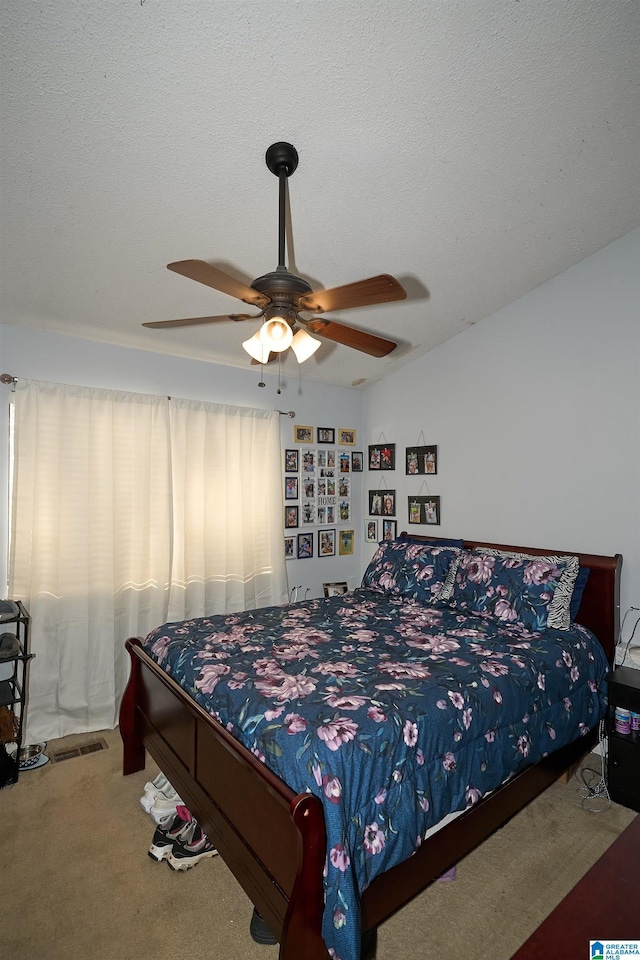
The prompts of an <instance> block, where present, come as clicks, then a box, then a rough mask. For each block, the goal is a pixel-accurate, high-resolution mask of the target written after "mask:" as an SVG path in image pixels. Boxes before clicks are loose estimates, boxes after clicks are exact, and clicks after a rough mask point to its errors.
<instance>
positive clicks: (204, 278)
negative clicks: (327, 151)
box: [142, 143, 407, 363]
mask: <svg viewBox="0 0 640 960" xmlns="http://www.w3.org/2000/svg"><path fill="white" fill-rule="evenodd" d="M265 160H266V164H267V167H268V168H269V170H270V171H271V173H273V174H274V175H275V176H277V177H278V181H279V224H278V266H277V267H276V269H275V270H274V271H273V272H271V273H266V274H265V275H264V276H262V277H258V278H257V279H256V280H254V281H253V283H252V284H251V285H250V286H247V285H246V284H245V283H242V282H241V281H239V280H236V279H235V277H232V276H230V275H229V274H227V273H224V272H223V271H222V270H219V269H218V268H217V267H214V266H212V265H211V264H209V263H207V262H206V261H204V260H179V261H177V262H176V263H169V264H167V268H168V269H169V270H173V271H174V272H175V273H180V274H182V276H183V277H188V278H189V279H190V280H197V281H198V282H199V283H204V284H206V285H207V286H209V287H213V289H214V290H219V291H220V292H221V293H226V294H228V295H229V296H231V297H236V298H237V299H238V300H242V301H243V302H244V303H248V304H250V305H251V306H253V307H257V308H258V309H259V310H260V312H259V313H256V314H253V315H251V314H246V313H230V314H227V315H225V316H220V317H190V318H187V319H185V320H159V321H156V322H154V323H143V324H142V326H143V327H154V328H159V327H182V326H195V325H198V324H207V323H220V322H224V321H227V320H234V321H236V322H237V321H240V320H257V319H260V318H262V324H261V327H260V329H259V330H258V332H257V333H255V334H254V335H253V336H252V337H251V338H250V339H249V340H246V341H245V342H244V343H243V344H242V346H243V347H244V349H245V350H246V351H247V353H248V354H249V356H251V358H252V361H253V362H256V363H268V362H269V361H270V360H274V359H276V357H277V356H278V355H279V354H280V353H282V351H284V350H286V349H288V347H291V349H292V350H293V352H294V353H295V355H296V358H297V360H298V363H303V362H304V361H305V360H307V359H308V358H309V357H310V356H312V355H313V354H314V353H315V351H316V350H317V349H318V347H319V346H320V343H321V341H319V340H316V339H315V338H314V337H311V336H310V335H309V333H308V332H307V331H310V332H311V333H315V334H317V335H318V336H320V337H323V338H324V339H326V340H333V341H334V342H335V343H340V344H343V345H344V346H347V347H353V348H354V349H355V350H360V351H361V352H362V353H367V354H369V355H370V356H372V357H385V356H386V355H387V354H389V353H391V351H392V350H395V348H396V346H397V344H396V343H394V342H393V341H392V340H385V339H384V338H383V337H377V336H375V335H374V334H371V333H366V332H365V331H362V330H356V329H355V328H353V327H349V326H347V325H346V324H344V323H337V322H336V321H335V320H330V319H327V318H325V317H311V318H309V319H305V318H304V317H302V316H301V315H300V314H301V313H305V312H307V313H309V312H310V313H326V312H331V311H334V310H348V309H351V308H353V307H364V306H370V305H372V304H376V303H388V302H390V301H392V300H404V299H405V297H406V295H407V294H406V292H405V290H404V288H403V287H402V285H401V284H400V283H399V282H398V281H397V280H396V279H395V278H394V277H392V276H390V275H389V274H386V273H385V274H380V275H379V276H376V277H370V278H369V279H368V280H359V281H357V282H356V283H349V284H346V285H345V286H342V287H333V288H332V289H330V290H316V291H314V290H312V288H311V286H310V284H308V283H307V281H306V280H304V279H303V278H302V277H298V276H296V274H294V273H290V272H289V271H288V270H287V268H286V267H285V264H284V259H285V215H286V203H287V190H286V182H287V177H290V176H291V174H292V173H294V172H295V170H296V168H297V166H298V153H297V151H296V149H295V147H293V146H292V145H291V144H290V143H274V144H272V145H271V146H270V147H269V149H268V150H267V152H266V156H265Z"/></svg>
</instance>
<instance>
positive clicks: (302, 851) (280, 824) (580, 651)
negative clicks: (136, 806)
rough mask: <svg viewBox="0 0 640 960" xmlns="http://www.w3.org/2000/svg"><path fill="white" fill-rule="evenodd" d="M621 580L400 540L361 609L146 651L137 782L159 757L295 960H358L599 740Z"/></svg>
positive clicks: (211, 633) (255, 623) (369, 583)
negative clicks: (380, 931)
mask: <svg viewBox="0 0 640 960" xmlns="http://www.w3.org/2000/svg"><path fill="white" fill-rule="evenodd" d="M522 555H524V556H522ZM621 565H622V558H621V557H620V556H619V555H615V556H598V555H592V554H579V553H572V554H569V553H567V552H563V553H558V552H550V551H547V550H543V549H540V548H523V547H513V546H507V545H501V544H489V543H481V542H478V541H456V542H453V541H449V542H447V543H444V542H442V541H438V540H436V539H433V538H429V537H409V536H407V535H402V536H401V537H400V538H399V539H398V540H397V541H394V542H393V543H392V544H390V543H383V544H381V546H380V548H379V550H378V553H377V554H376V556H375V557H374V559H373V560H372V562H371V564H370V565H369V567H368V569H367V572H366V573H365V577H364V578H363V582H362V587H361V588H360V589H358V590H356V591H352V594H351V595H349V596H348V597H345V596H341V597H332V598H326V599H324V600H314V601H310V602H305V603H303V604H291V605H287V606H286V607H277V608H266V609H265V610H262V611H249V612H247V613H246V614H233V615H229V616H223V617H218V618H201V619H200V620H197V621H186V622H185V623H182V624H168V625H167V624H165V625H163V626H162V627H159V628H158V629H157V630H155V631H153V632H152V634H150V635H149V637H148V638H145V640H142V639H139V638H131V639H129V640H127V649H128V650H129V653H130V656H131V675H130V679H129V683H128V685H127V689H126V691H125V695H124V697H123V701H122V704H121V709H120V732H121V736H122V739H123V746H124V756H123V772H124V773H125V774H130V773H134V772H136V771H139V770H141V769H143V767H144V763H145V752H146V751H148V752H149V753H150V754H151V756H152V757H153V758H154V760H155V761H156V763H157V764H158V766H159V767H160V768H161V769H162V770H163V772H164V773H165V775H166V776H167V777H168V778H169V780H170V781H171V783H172V784H173V785H174V787H175V788H176V790H177V791H178V793H179V794H180V796H181V797H182V798H183V800H184V801H185V803H186V804H187V806H188V807H189V809H190V810H191V811H192V813H193V815H194V816H195V817H196V818H197V820H198V821H199V822H200V823H201V825H202V826H203V829H204V830H205V832H206V833H207V834H208V835H209V836H210V837H211V838H212V839H213V840H214V842H215V844H216V846H217V847H218V850H219V852H220V854H221V856H222V857H223V858H224V859H225V861H226V863H227V864H228V866H229V867H230V869H231V871H232V872H233V873H234V875H235V877H236V878H237V880H238V881H239V883H240V884H241V885H242V887H243V888H244V890H245V892H246V893H247V895H248V896H249V898H250V899H251V901H252V902H253V903H254V904H255V906H256V908H257V910H258V911H259V913H260V915H261V916H262V917H263V918H264V920H265V922H266V924H267V925H268V927H269V928H270V929H271V930H272V931H273V933H274V935H275V937H276V938H277V940H278V941H279V943H280V952H279V956H280V960H301V958H305V960H326V958H327V957H333V958H339V960H358V957H359V954H360V942H361V941H360V936H361V934H364V933H365V932H367V931H372V930H374V929H375V928H376V927H377V925H378V924H380V923H381V922H382V921H383V920H385V919H386V918H387V917H389V916H390V915H391V914H392V913H394V912H395V911H396V910H398V909H399V908H401V907H402V906H403V904H405V903H407V902H408V901H409V900H410V899H411V898H412V897H414V896H415V895H416V894H417V893H419V892H420V891H422V890H423V889H424V888H425V887H426V886H427V885H428V884H430V883H431V882H433V881H434V880H436V879H437V878H438V877H439V876H441V875H442V874H443V873H444V872H445V871H447V870H448V869H449V868H450V867H452V866H453V865H454V864H456V863H457V862H458V861H459V860H460V859H461V858H462V857H464V856H465V855H466V854H467V853H469V852H470V851H471V850H472V849H473V848H474V847H475V846H476V845H477V844H478V843H480V842H481V841H482V840H484V839H485V838H486V837H488V836H489V835H490V834H491V833H493V832H494V831H495V830H496V829H497V828H498V827H500V826H501V825H502V824H504V823H505V822H506V821H507V820H508V819H509V818H510V817H512V816H513V815H514V814H515V813H517V812H518V811H519V810H520V809H522V807H524V806H525V805H526V804H527V803H528V802H529V801H530V800H531V799H533V798H534V797H535V796H537V795H538V794H539V793H541V792H542V791H543V790H544V789H545V788H546V787H547V786H548V785H550V784H551V783H552V782H553V781H555V780H556V779H558V778H559V777H560V776H561V775H562V774H563V773H564V772H565V771H566V770H567V769H570V768H571V767H573V766H575V764H576V763H578V762H579V760H580V758H581V757H583V756H584V755H585V754H586V753H587V752H588V751H589V750H590V749H591V748H592V746H593V745H594V744H595V742H596V741H597V736H598V724H599V721H600V720H601V718H602V717H603V715H604V711H605V709H606V699H605V687H606V684H605V683H604V682H603V681H604V678H605V676H606V674H607V672H608V669H609V665H610V664H611V662H612V660H613V655H614V649H615V642H616V638H617V636H618V630H619V582H620V571H621ZM585 571H587V572H588V574H586V582H585ZM523 578H524V579H523ZM524 581H526V588H524V589H521V586H522V583H523V582H524ZM580 591H582V593H581V599H579V595H580ZM578 600H579V605H578ZM571 603H573V604H574V607H573V609H572V610H571V613H569V610H570V605H571ZM595 638H597V640H596V639H595ZM580 658H582V659H580ZM563 683H567V684H568V686H567V688H566V689H565V688H564V687H563V686H562V685H561V684H563ZM516 691H517V697H516ZM522 698H524V699H522ZM512 701H513V703H512ZM508 704H511V708H510V709H512V711H513V712H512V713H510V714H507V712H506V710H507V705H508ZM491 710H497V711H498V713H497V714H495V715H493V716H492V715H491ZM436 715H437V723H436V720H435V719H434V718H435V717H436ZM496 716H497V717H498V719H496ZM394 730H395V737H394V735H393V731H394ZM454 811H455V812H456V816H455V818H454V819H449V818H447V817H445V814H449V813H451V812H454ZM447 821H448V822H447ZM442 822H445V823H446V825H445V826H442V827H441V828H439V829H437V830H435V832H434V828H435V826H436V825H439V824H440V823H442Z"/></svg>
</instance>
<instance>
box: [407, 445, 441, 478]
mask: <svg viewBox="0 0 640 960" xmlns="http://www.w3.org/2000/svg"><path fill="white" fill-rule="evenodd" d="M405 452H406V473H407V475H409V476H410V475H415V474H418V475H422V474H427V473H428V474H434V473H437V472H438V448H437V446H430V447H407V449H406V451H405Z"/></svg>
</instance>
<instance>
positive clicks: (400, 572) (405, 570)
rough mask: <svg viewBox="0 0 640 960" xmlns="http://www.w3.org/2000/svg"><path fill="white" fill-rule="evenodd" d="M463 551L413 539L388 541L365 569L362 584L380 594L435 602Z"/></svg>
mask: <svg viewBox="0 0 640 960" xmlns="http://www.w3.org/2000/svg"><path fill="white" fill-rule="evenodd" d="M459 553H460V550H459V549H457V548H453V547H432V546H431V545H430V544H423V543H415V542H412V541H410V540H385V541H383V542H382V543H381V544H380V546H379V547H378V549H377V551H376V552H375V554H374V556H373V557H372V559H371V562H370V563H369V566H368V567H367V569H366V570H365V573H364V577H363V578H362V586H363V587H364V588H365V589H367V590H374V591H376V593H386V594H391V595H392V596H398V597H412V598H414V599H417V600H420V601H421V602H422V603H432V602H433V601H434V600H436V599H437V598H438V596H439V594H440V591H441V589H442V587H443V584H444V582H445V579H446V576H447V573H448V571H449V568H450V567H451V564H452V562H453V560H454V559H455V558H456V557H457V556H458V554H459Z"/></svg>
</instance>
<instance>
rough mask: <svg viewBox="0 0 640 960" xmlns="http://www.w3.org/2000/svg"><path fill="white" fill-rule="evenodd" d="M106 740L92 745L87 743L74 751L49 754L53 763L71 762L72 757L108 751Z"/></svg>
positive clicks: (96, 741)
mask: <svg viewBox="0 0 640 960" xmlns="http://www.w3.org/2000/svg"><path fill="white" fill-rule="evenodd" d="M108 749H109V747H108V746H107V744H106V742H105V741H104V740H94V741H93V742H92V743H85V744H84V745H83V746H82V747H74V748H73V749H72V750H60V751H59V752H58V753H51V754H49V759H50V760H51V762H52V763H60V762H61V761H62V760H71V758H72V757H83V756H84V755H85V754H87V753H97V751H98V750H108Z"/></svg>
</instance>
